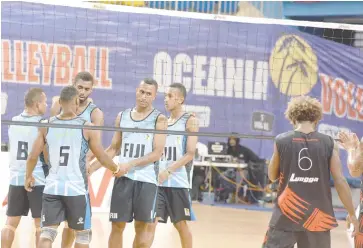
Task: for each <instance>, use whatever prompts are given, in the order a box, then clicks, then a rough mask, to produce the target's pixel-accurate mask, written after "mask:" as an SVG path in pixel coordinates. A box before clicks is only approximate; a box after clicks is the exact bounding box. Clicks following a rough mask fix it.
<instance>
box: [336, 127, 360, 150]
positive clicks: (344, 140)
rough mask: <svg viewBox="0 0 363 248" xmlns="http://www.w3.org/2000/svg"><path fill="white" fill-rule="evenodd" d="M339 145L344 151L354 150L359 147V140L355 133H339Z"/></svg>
mask: <svg viewBox="0 0 363 248" xmlns="http://www.w3.org/2000/svg"><path fill="white" fill-rule="evenodd" d="M338 137H339V139H340V142H339V144H340V145H341V146H342V147H343V148H344V149H345V150H349V149H354V148H356V147H357V146H358V145H359V139H358V137H357V135H356V134H355V133H347V132H344V131H343V132H339V134H338Z"/></svg>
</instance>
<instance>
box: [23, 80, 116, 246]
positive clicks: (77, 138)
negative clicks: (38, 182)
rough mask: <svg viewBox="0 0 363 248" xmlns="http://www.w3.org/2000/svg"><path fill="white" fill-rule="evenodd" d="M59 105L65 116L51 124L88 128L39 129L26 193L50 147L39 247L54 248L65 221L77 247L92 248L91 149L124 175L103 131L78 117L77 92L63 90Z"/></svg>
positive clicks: (31, 154) (70, 88)
mask: <svg viewBox="0 0 363 248" xmlns="http://www.w3.org/2000/svg"><path fill="white" fill-rule="evenodd" d="M59 101H60V105H61V107H62V112H61V113H60V114H59V115H57V116H54V117H51V118H50V119H49V123H52V124H64V125H84V127H85V128H84V129H71V128H66V127H65V128H52V127H49V128H40V129H39V132H38V137H37V139H36V140H35V142H34V144H33V147H32V151H31V153H30V154H29V157H28V160H27V170H26V181H25V189H26V190H27V191H29V192H32V191H33V184H34V177H33V176H32V172H33V169H34V166H35V165H36V161H37V157H38V156H39V154H40V153H41V151H42V150H43V148H44V147H45V146H46V148H47V152H48V154H49V166H50V170H49V175H48V177H47V178H46V184H45V188H44V193H43V201H42V217H41V222H42V231H41V235H40V242H39V247H40V248H46V247H52V243H53V242H54V240H55V238H56V236H57V227H58V226H59V224H60V223H61V222H63V221H64V220H67V222H68V225H69V227H70V228H72V229H74V230H75V231H76V244H75V247H89V243H90V241H91V238H92V231H91V206H90V202H89V195H88V177H87V168H86V154H87V152H88V149H91V151H92V152H93V153H94V154H95V156H96V157H97V158H98V160H99V161H100V162H101V163H102V165H104V166H105V167H106V168H108V169H110V170H111V171H113V172H114V175H115V176H117V177H118V176H121V175H122V174H123V171H122V170H121V169H120V167H119V166H117V165H116V164H115V163H114V162H113V161H112V159H111V158H110V157H108V156H107V154H106V153H105V152H104V149H103V147H102V144H101V140H100V134H99V131H97V130H91V129H87V126H91V125H92V124H91V123H88V122H86V121H85V120H84V119H82V118H80V117H79V116H77V114H76V111H77V107H78V101H79V99H78V92H77V89H76V88H75V87H74V86H67V87H65V88H63V89H62V92H61V94H60V97H59Z"/></svg>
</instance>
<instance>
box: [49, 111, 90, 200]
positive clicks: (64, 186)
mask: <svg viewBox="0 0 363 248" xmlns="http://www.w3.org/2000/svg"><path fill="white" fill-rule="evenodd" d="M49 122H50V123H52V124H64V125H84V124H85V123H86V121H85V120H83V119H82V118H80V117H76V118H74V119H70V120H63V119H58V118H57V117H52V118H51V119H50V120H49ZM46 142H47V148H48V152H49V162H50V163H49V164H50V170H49V176H48V177H47V181H46V186H45V189H44V193H46V194H52V195H64V196H76V195H84V194H86V193H87V188H88V185H87V180H88V179H87V169H86V154H87V152H88V149H89V147H88V141H87V140H86V139H85V138H84V136H83V131H82V129H73V128H51V127H50V128H48V133H47V135H46Z"/></svg>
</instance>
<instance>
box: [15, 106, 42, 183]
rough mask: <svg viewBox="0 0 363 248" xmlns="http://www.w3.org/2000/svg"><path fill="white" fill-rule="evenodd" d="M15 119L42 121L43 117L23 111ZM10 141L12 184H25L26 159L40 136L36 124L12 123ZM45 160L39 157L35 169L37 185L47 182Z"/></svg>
mask: <svg viewBox="0 0 363 248" xmlns="http://www.w3.org/2000/svg"><path fill="white" fill-rule="evenodd" d="M12 120H13V121H23V122H40V121H41V120H42V117H41V116H39V115H33V116H31V115H28V114H27V113H25V112H23V113H21V114H20V115H18V116H15V117H13V118H12ZM8 135H9V143H10V151H9V152H10V184H11V185H15V186H21V185H24V180H25V172H26V160H27V159H28V155H29V154H30V151H31V148H32V147H33V143H34V141H35V140H36V138H37V136H38V128H37V127H36V126H18V125H11V126H10V127H9V130H8ZM41 158H43V157H41ZM44 169H45V161H44V160H41V159H38V162H37V165H36V167H35V169H34V172H33V176H34V179H35V185H44V183H45V175H46V172H45V170H44Z"/></svg>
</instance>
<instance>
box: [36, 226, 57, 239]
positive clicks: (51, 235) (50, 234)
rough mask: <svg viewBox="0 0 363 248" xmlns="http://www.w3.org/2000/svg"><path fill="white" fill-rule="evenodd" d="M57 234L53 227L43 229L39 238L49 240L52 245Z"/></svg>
mask: <svg viewBox="0 0 363 248" xmlns="http://www.w3.org/2000/svg"><path fill="white" fill-rule="evenodd" d="M57 233H58V231H57V229H56V228H54V227H43V228H42V232H41V234H40V238H44V239H49V240H50V241H52V243H53V242H54V240H55V238H56V237H57Z"/></svg>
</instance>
